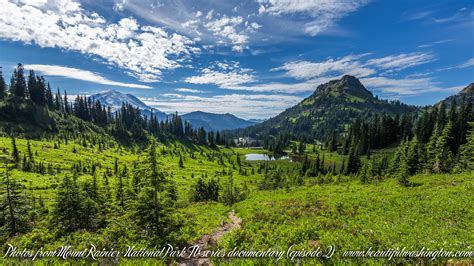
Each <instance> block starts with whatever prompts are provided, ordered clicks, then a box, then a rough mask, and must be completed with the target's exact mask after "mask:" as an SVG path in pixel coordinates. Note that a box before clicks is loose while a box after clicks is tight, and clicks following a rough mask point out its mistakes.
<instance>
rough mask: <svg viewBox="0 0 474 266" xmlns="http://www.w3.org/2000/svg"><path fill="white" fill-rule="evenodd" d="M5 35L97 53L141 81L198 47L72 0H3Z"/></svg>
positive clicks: (0, 15)
mask: <svg viewBox="0 0 474 266" xmlns="http://www.w3.org/2000/svg"><path fill="white" fill-rule="evenodd" d="M0 3H1V8H0V38H3V39H8V40H12V41H21V42H25V43H34V44H37V45H39V46H40V47H57V48H62V49H66V50H72V51H77V52H80V53H83V54H88V55H92V56H97V57H99V58H101V59H103V60H104V61H105V62H106V63H109V64H112V65H115V66H118V67H120V68H122V69H124V70H126V71H127V72H128V73H130V74H131V75H133V76H135V77H137V78H139V79H140V80H141V81H145V82H153V81H158V80H159V79H160V76H161V74H162V71H163V70H168V69H174V68H177V67H180V66H181V64H182V62H183V61H184V60H186V59H187V58H188V57H189V56H190V55H192V54H194V53H198V52H199V49H198V48H195V47H193V41H192V40H190V39H189V38H187V37H185V36H183V35H180V34H177V33H173V34H171V33H168V32H166V31H165V30H163V29H162V28H160V27H154V26H146V25H139V24H138V23H137V21H136V20H135V19H133V18H123V19H121V20H120V21H118V22H117V23H110V24H109V23H107V22H106V19H105V18H103V17H101V16H100V15H99V14H97V13H94V12H89V11H86V10H84V9H83V8H82V7H81V5H80V4H79V3H78V2H76V1H73V0H62V1H7V0H0Z"/></svg>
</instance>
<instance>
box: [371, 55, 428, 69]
mask: <svg viewBox="0 0 474 266" xmlns="http://www.w3.org/2000/svg"><path fill="white" fill-rule="evenodd" d="M434 60H435V56H434V55H433V54H431V53H409V54H399V55H390V56H386V57H382V58H374V59H370V60H369V61H367V64H368V65H372V66H375V67H378V68H381V69H390V70H402V69H405V68H409V67H413V66H417V65H421V64H426V63H429V62H432V61H434Z"/></svg>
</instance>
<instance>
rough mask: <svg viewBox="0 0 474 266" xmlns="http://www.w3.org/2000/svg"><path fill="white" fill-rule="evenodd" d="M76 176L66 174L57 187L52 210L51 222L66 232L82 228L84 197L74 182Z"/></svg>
mask: <svg viewBox="0 0 474 266" xmlns="http://www.w3.org/2000/svg"><path fill="white" fill-rule="evenodd" d="M75 179H76V178H71V177H70V176H68V175H66V176H65V177H64V179H63V182H62V184H61V186H59V187H58V188H59V189H58V192H57V195H56V203H55V206H54V211H53V220H52V222H53V224H54V225H55V226H58V227H59V228H60V229H62V230H63V231H66V232H74V231H76V230H78V229H81V228H82V224H81V222H82V217H83V213H82V211H83V207H82V206H83V205H82V204H83V203H84V197H83V195H82V193H81V191H80V190H79V188H78V186H77V184H76V180H75Z"/></svg>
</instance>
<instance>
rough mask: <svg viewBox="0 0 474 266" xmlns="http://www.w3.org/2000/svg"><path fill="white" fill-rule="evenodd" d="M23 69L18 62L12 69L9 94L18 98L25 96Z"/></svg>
mask: <svg viewBox="0 0 474 266" xmlns="http://www.w3.org/2000/svg"><path fill="white" fill-rule="evenodd" d="M24 71H25V70H24V67H23V65H22V64H18V65H17V67H16V69H14V70H13V75H12V78H11V82H10V91H11V94H12V95H13V96H16V97H18V98H20V99H25V98H26V80H25V74H24Z"/></svg>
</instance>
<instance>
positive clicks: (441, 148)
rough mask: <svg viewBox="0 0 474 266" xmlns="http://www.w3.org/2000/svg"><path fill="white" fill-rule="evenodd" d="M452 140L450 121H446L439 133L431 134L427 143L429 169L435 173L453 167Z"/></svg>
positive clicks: (444, 171)
mask: <svg viewBox="0 0 474 266" xmlns="http://www.w3.org/2000/svg"><path fill="white" fill-rule="evenodd" d="M451 141H452V123H451V122H448V123H447V124H446V126H445V127H444V129H443V130H442V131H441V134H433V136H432V137H431V139H430V142H429V143H428V149H429V154H430V155H429V158H428V160H429V161H428V163H429V166H428V167H429V169H428V170H431V171H433V172H435V173H446V172H449V171H451V169H452V167H453V157H454V156H453V154H452V152H451V148H450V143H451Z"/></svg>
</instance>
